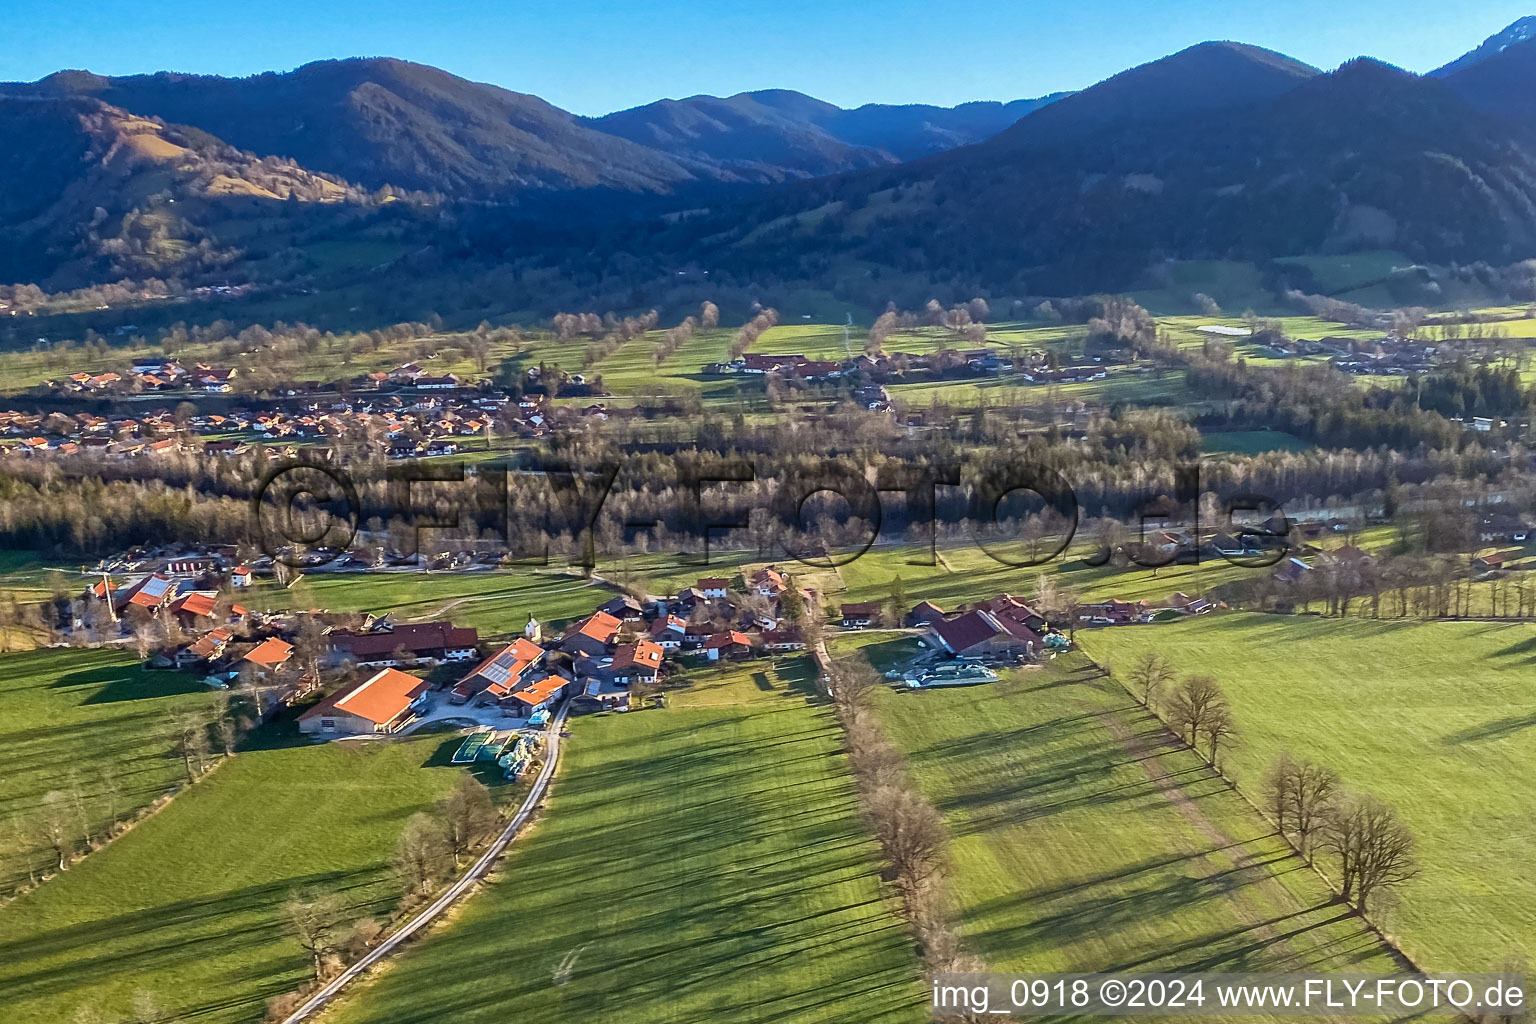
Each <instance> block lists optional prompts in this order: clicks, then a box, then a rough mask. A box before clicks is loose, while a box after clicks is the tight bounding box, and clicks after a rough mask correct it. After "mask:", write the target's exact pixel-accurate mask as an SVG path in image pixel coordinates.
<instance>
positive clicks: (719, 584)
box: [693, 577, 731, 601]
mask: <svg viewBox="0 0 1536 1024" xmlns="http://www.w3.org/2000/svg"><path fill="white" fill-rule="evenodd" d="M693 589H694V590H696V591H698V593H699V596H700V597H703V598H705V599H706V600H710V601H718V600H720V599H721V598H723V597H725V596H726V595H727V594H729V593H730V592H731V581H730V580H724V579H718V578H714V577H707V578H705V579H701V580H699V582H698V583H696V584H694V588H693Z"/></svg>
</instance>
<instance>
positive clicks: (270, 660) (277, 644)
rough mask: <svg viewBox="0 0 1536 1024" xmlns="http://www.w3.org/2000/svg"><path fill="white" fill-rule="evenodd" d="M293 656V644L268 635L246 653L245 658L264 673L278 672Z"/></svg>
mask: <svg viewBox="0 0 1536 1024" xmlns="http://www.w3.org/2000/svg"><path fill="white" fill-rule="evenodd" d="M291 657H293V645H292V644H290V643H288V642H287V641H284V640H279V639H278V638H277V637H275V636H274V637H268V638H267V639H266V640H263V641H262V642H261V643H259V644H257V645H256V646H255V647H254V648H252V650H251V651H250V652H249V653H248V654H246V656H245V658H244V660H245V661H248V662H250V663H251V664H252V665H254V666H256V669H257V671H259V672H263V673H271V672H276V671H277V670H278V669H280V668H282V667H283V666H284V665H286V664H287V663H288V659H289V658H291Z"/></svg>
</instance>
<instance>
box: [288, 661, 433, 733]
mask: <svg viewBox="0 0 1536 1024" xmlns="http://www.w3.org/2000/svg"><path fill="white" fill-rule="evenodd" d="M430 689H431V686H430V684H428V683H427V681H426V680H424V679H417V678H416V677H415V676H413V675H408V674H406V673H404V672H401V671H400V670H399V669H394V668H386V669H380V670H379V671H378V672H377V673H375V674H374V675H372V676H369V677H368V678H367V679H365V680H363V681H362V682H360V683H354V684H353V685H351V686H344V687H342V688H341V689H340V690H338V691H336V692H335V693H333V694H331V695H330V696H329V697H327V698H325V699H324V700H322V701H321V702H320V703H318V704H316V705H315V706H314V707H312V708H310V709H309V710H308V711H306V712H304V713H303V714H302V715H300V716H299V732H301V733H303V734H304V735H306V736H371V735H376V734H386V735H387V734H390V733H395V732H399V731H400V730H401V729H402V728H404V727H405V726H406V725H407V724H409V723H410V721H411V720H412V719H413V718H415V717H416V715H417V713H418V712H420V711H421V710H422V709H423V707H424V705H425V703H426V696H427V692H428V691H429V690H430Z"/></svg>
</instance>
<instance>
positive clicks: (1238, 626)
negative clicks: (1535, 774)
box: [1078, 613, 1536, 971]
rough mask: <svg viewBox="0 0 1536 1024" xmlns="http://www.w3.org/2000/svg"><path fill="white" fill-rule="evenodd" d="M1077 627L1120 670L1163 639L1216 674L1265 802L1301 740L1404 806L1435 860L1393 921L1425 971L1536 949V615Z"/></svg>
mask: <svg viewBox="0 0 1536 1024" xmlns="http://www.w3.org/2000/svg"><path fill="white" fill-rule="evenodd" d="M1078 638H1079V641H1080V643H1081V644H1082V645H1083V647H1084V649H1085V650H1087V651H1088V652H1089V653H1090V654H1091V655H1092V656H1093V657H1094V658H1096V659H1098V660H1099V662H1100V663H1101V664H1108V665H1113V666H1114V667H1115V669H1116V670H1118V671H1123V670H1128V669H1129V667H1130V666H1131V665H1132V664H1134V662H1135V661H1136V659H1137V658H1138V657H1140V656H1141V654H1142V652H1144V651H1148V650H1155V651H1158V652H1159V653H1161V654H1163V655H1165V656H1167V657H1168V658H1170V659H1171V660H1172V661H1173V663H1174V664H1175V665H1176V666H1177V667H1178V668H1179V670H1180V671H1181V672H1185V673H1193V672H1198V673H1202V674H1206V675H1211V676H1214V677H1215V678H1216V679H1217V680H1218V681H1219V682H1220V683H1221V684H1222V686H1223V687H1225V689H1226V691H1227V693H1228V695H1229V696H1230V698H1231V701H1232V706H1233V710H1234V713H1235V715H1236V718H1237V722H1238V725H1239V727H1240V729H1241V730H1242V732H1241V736H1240V738H1239V740H1238V742H1237V745H1236V746H1235V747H1234V749H1233V751H1232V753H1231V754H1230V755H1229V759H1228V760H1229V764H1230V766H1231V770H1232V772H1233V773H1234V775H1235V776H1236V778H1237V779H1238V783H1239V785H1240V786H1241V787H1242V788H1243V789H1244V790H1245V791H1246V792H1248V793H1249V794H1250V795H1251V796H1253V797H1254V798H1255V799H1257V798H1258V797H1259V793H1258V785H1259V780H1260V779H1261V777H1262V776H1263V773H1264V770H1265V768H1266V766H1267V765H1268V764H1269V763H1270V761H1271V760H1272V759H1273V758H1274V756H1275V755H1276V754H1277V753H1278V752H1279V751H1281V750H1290V751H1292V752H1293V753H1294V754H1297V755H1301V756H1306V757H1309V758H1312V759H1314V760H1317V761H1319V762H1322V763H1324V764H1327V765H1329V766H1331V767H1333V768H1334V769H1335V770H1336V771H1338V772H1339V774H1340V775H1341V776H1342V777H1343V780H1344V782H1345V784H1346V785H1347V786H1348V787H1350V788H1352V789H1356V790H1360V791H1364V792H1367V793H1372V794H1374V795H1376V796H1378V797H1380V798H1382V799H1383V800H1385V801H1387V802H1388V803H1390V804H1391V805H1392V806H1393V807H1395V808H1396V809H1397V811H1398V813H1399V814H1401V815H1402V817H1403V819H1404V821H1405V822H1406V823H1407V824H1408V826H1409V827H1410V828H1411V829H1412V830H1413V832H1414V833H1415V835H1416V837H1417V841H1418V854H1419V859H1420V861H1421V864H1422V869H1421V871H1420V874H1419V876H1418V877H1417V878H1415V879H1413V880H1412V881H1411V882H1409V883H1408V884H1407V885H1406V886H1405V887H1404V888H1403V891H1402V897H1401V905H1400V906H1399V907H1398V908H1397V909H1396V910H1395V912H1393V913H1392V914H1391V915H1390V917H1389V919H1388V928H1389V931H1390V932H1391V933H1392V934H1393V935H1394V936H1395V937H1396V938H1397V940H1398V941H1399V942H1400V944H1401V945H1402V947H1403V949H1404V950H1405V951H1406V952H1407V953H1409V954H1410V955H1411V956H1413V957H1414V958H1415V959H1416V960H1418V961H1419V962H1420V963H1421V964H1423V965H1424V966H1425V967H1427V968H1429V969H1431V970H1445V971H1452V970H1460V971H1480V970H1492V969H1494V968H1496V967H1497V966H1498V965H1499V964H1500V963H1502V962H1503V961H1504V960H1505V958H1507V957H1509V956H1511V955H1523V956H1524V957H1527V958H1529V957H1530V956H1532V955H1533V954H1536V876H1533V875H1532V873H1531V871H1530V854H1531V822H1532V821H1533V820H1536V789H1533V787H1532V786H1530V785H1529V784H1528V780H1530V778H1531V777H1532V776H1531V765H1532V764H1533V763H1536V684H1533V679H1536V675H1533V669H1536V626H1532V625H1529V624H1519V625H1513V624H1509V625H1506V624H1498V623H1485V622H1434V623H1414V622H1383V621H1372V620H1366V619H1346V620H1337V619H1324V618H1317V617H1305V616H1304V617H1292V616H1273V615H1252V614H1235V613H1234V614H1223V615H1214V616H1210V617H1203V618H1199V619H1186V620H1181V621H1176V622H1173V623H1169V624H1166V625H1155V626H1146V627H1127V628H1119V629H1106V630H1098V631H1094V632H1079V633H1078Z"/></svg>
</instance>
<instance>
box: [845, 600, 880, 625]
mask: <svg viewBox="0 0 1536 1024" xmlns="http://www.w3.org/2000/svg"><path fill="white" fill-rule="evenodd" d="M842 611H843V628H844V629H863V628H864V627H865V626H870V625H873V624H874V623H875V622H876V621H878V620H879V618H880V614H881V604H880V602H879V601H866V602H864V603H863V604H845V605H843V609H842Z"/></svg>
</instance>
